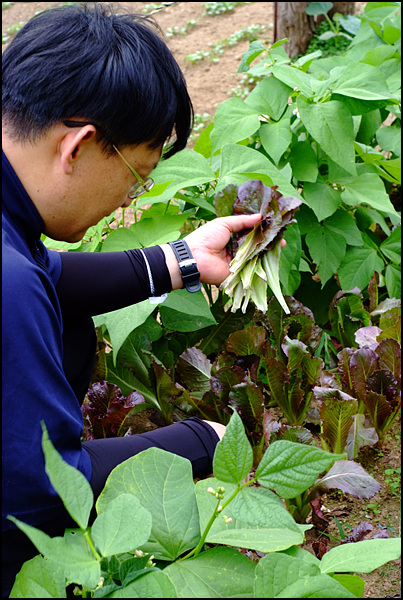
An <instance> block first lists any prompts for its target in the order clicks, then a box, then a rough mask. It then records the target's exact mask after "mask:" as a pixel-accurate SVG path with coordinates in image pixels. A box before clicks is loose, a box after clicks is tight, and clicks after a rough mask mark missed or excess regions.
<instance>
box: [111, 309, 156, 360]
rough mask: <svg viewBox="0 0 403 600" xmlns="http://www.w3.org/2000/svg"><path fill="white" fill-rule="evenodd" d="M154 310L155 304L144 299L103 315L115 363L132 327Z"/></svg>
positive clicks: (141, 322)
mask: <svg viewBox="0 0 403 600" xmlns="http://www.w3.org/2000/svg"><path fill="white" fill-rule="evenodd" d="M154 310H155V305H154V304H150V303H149V301H148V300H144V301H143V302H138V303H137V304H133V305H131V306H126V307H125V308H119V309H118V310H113V311H111V312H109V313H106V314H105V315H104V316H103V322H104V323H105V324H106V326H107V328H108V332H109V335H110V337H111V343H112V348H113V362H114V364H115V365H116V358H117V355H118V352H119V350H120V348H121V346H122V344H123V342H124V341H125V340H126V338H127V336H128V335H129V334H130V333H131V332H132V331H133V329H136V327H139V326H140V325H142V324H143V323H144V322H145V321H146V320H147V319H148V317H149V316H150V315H151V313H152V312H153V311H154Z"/></svg>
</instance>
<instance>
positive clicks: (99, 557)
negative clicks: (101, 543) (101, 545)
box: [84, 530, 102, 560]
mask: <svg viewBox="0 0 403 600" xmlns="http://www.w3.org/2000/svg"><path fill="white" fill-rule="evenodd" d="M84 537H85V539H86V540H87V544H88V545H89V547H90V548H91V552H92V553H93V555H94V556H95V558H96V559H97V560H101V559H102V556H100V555H99V554H98V552H97V551H96V549H95V546H94V542H93V541H92V539H91V536H90V532H89V531H88V530H86V531H84Z"/></svg>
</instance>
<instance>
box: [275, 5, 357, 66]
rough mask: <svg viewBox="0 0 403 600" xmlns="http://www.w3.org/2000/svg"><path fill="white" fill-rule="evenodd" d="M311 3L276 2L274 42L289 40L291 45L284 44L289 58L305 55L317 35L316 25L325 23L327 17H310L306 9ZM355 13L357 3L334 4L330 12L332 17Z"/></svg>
mask: <svg viewBox="0 0 403 600" xmlns="http://www.w3.org/2000/svg"><path fill="white" fill-rule="evenodd" d="M308 4H309V2H275V3H274V5H275V10H274V21H275V23H274V39H273V41H274V42H275V41H277V40H281V39H283V38H287V39H288V40H290V41H289V43H287V44H284V49H285V51H286V52H287V54H288V56H290V57H294V56H297V54H298V53H301V54H305V52H306V50H307V48H308V46H309V42H310V40H311V37H312V36H313V34H314V33H315V24H318V23H319V22H321V21H323V20H324V19H325V17H324V16H323V15H318V17H316V19H314V17H309V16H308V15H307V14H306V12H305V9H306V7H307V6H308ZM354 11H355V2H334V3H333V8H332V10H331V11H329V13H328V14H329V16H330V17H331V16H332V15H333V14H334V13H336V12H338V13H341V14H343V15H347V14H348V15H352V14H354Z"/></svg>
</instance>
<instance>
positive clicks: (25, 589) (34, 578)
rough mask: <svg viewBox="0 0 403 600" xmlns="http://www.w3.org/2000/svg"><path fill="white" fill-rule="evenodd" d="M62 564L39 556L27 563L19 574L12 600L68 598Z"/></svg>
mask: <svg viewBox="0 0 403 600" xmlns="http://www.w3.org/2000/svg"><path fill="white" fill-rule="evenodd" d="M65 581H66V580H65V577H64V569H63V566H62V565H61V564H57V563H56V562H54V561H50V560H47V559H46V558H43V557H42V556H40V555H38V556H35V558H32V559H31V560H28V561H26V562H25V563H24V564H23V565H22V567H21V570H20V572H19V573H18V575H17V577H16V579H15V583H14V585H13V588H12V590H11V593H10V596H9V597H10V598H67V596H66V585H65Z"/></svg>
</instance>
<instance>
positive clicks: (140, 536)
mask: <svg viewBox="0 0 403 600" xmlns="http://www.w3.org/2000/svg"><path fill="white" fill-rule="evenodd" d="M103 508H104V510H103V511H102V512H101V513H100V514H99V515H98V516H97V518H96V519H95V521H94V523H93V525H92V528H91V536H92V539H93V540H94V542H95V544H96V545H97V548H98V549H99V552H100V553H101V554H102V556H112V555H113V554H121V553H123V552H131V551H132V550H135V549H136V548H140V547H142V546H143V544H145V543H146V542H147V540H148V538H149V536H150V532H151V515H150V513H149V512H148V510H146V509H145V508H143V507H142V506H141V504H140V501H139V500H138V499H137V498H136V497H135V496H133V495H132V494H127V493H126V494H120V495H119V496H116V498H114V499H113V500H111V501H110V502H109V504H108V505H107V506H106V507H105V506H104V507H103Z"/></svg>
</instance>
